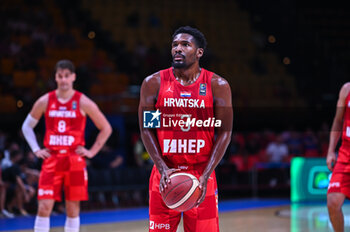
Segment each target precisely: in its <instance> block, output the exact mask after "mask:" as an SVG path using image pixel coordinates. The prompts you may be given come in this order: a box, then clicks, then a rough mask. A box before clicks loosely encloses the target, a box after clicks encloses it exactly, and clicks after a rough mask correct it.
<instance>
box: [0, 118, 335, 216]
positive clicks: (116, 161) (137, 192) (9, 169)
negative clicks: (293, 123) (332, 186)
mask: <svg viewBox="0 0 350 232" xmlns="http://www.w3.org/2000/svg"><path fill="white" fill-rule="evenodd" d="M328 136H329V127H328V126H327V124H324V125H323V126H322V128H320V130H318V131H313V130H311V129H306V130H305V131H297V130H294V129H291V130H287V131H282V132H279V133H276V132H274V131H271V130H264V131H262V132H235V133H234V134H233V136H232V141H231V143H230V145H229V148H228V150H227V153H226V154H225V156H224V159H223V160H222V162H221V163H220V165H219V166H218V168H217V169H218V170H217V171H218V172H219V173H220V171H221V170H220V169H221V168H222V167H227V166H229V167H230V169H231V170H230V171H229V172H230V173H231V175H236V174H237V173H248V172H251V171H252V170H253V168H254V166H255V165H257V164H261V163H264V164H271V163H274V164H283V163H285V164H289V163H290V160H291V159H292V158H293V157H296V156H300V157H325V156H326V152H327V148H328ZM38 137H39V138H40V137H41V136H40V134H39V135H38ZM131 142H132V148H133V150H131V151H128V152H123V151H122V149H120V147H115V146H113V144H114V143H111V142H108V143H107V144H106V145H105V146H104V148H103V149H102V150H101V152H100V153H99V154H98V155H97V156H96V157H94V158H93V159H91V160H88V162H87V163H88V173H89V195H90V201H89V204H86V207H85V208H87V209H89V208H98V207H120V206H130V205H145V204H147V199H148V198H147V184H148V176H149V175H148V174H149V172H150V170H151V167H152V165H153V163H152V160H151V159H150V157H149V155H148V153H147V152H146V151H145V148H144V146H143V144H142V142H141V140H140V138H139V134H138V133H134V134H133V136H132V141H131ZM0 151H1V172H0V173H1V179H0V194H1V195H0V200H1V202H0V207H1V208H0V210H1V214H2V216H4V217H13V216H14V215H28V212H30V213H34V212H35V207H36V191H37V190H36V189H37V184H38V177H39V171H40V166H41V162H42V160H39V159H38V158H37V157H36V156H35V155H34V154H33V152H31V151H30V150H29V148H28V146H27V145H26V143H25V141H24V139H23V137H22V135H21V133H18V134H17V135H16V136H10V135H9V134H8V133H6V132H4V131H0ZM287 175H288V174H287ZM287 178H289V177H287ZM219 179H220V178H219ZM285 181H286V180H285ZM226 182H227V180H226ZM228 184H231V185H235V184H237V183H230V182H229V183H228ZM219 185H220V181H219ZM235 187H237V188H239V187H240V186H239V185H238V186H235ZM62 207H63V206H62V205H59V204H58V205H57V206H56V210H57V211H58V212H61V211H63V210H64V209H63V208H62Z"/></svg>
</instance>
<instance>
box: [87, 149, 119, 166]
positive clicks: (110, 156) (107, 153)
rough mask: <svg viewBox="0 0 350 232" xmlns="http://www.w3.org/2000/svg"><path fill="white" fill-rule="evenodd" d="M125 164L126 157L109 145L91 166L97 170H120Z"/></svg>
mask: <svg viewBox="0 0 350 232" xmlns="http://www.w3.org/2000/svg"><path fill="white" fill-rule="evenodd" d="M123 164H124V156H123V154H122V153H121V152H118V150H113V149H112V148H111V147H110V146H109V145H106V144H105V145H104V146H103V147H102V149H101V150H100V152H99V154H98V155H96V156H94V158H92V159H91V166H92V167H93V168H95V169H101V170H103V169H108V168H119V167H122V166H123Z"/></svg>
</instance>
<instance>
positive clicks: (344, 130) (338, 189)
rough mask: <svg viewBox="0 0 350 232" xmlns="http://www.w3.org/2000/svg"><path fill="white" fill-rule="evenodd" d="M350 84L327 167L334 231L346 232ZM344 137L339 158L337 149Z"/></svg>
mask: <svg viewBox="0 0 350 232" xmlns="http://www.w3.org/2000/svg"><path fill="white" fill-rule="evenodd" d="M349 92H350V83H346V84H344V85H343V87H342V88H341V90H340V92H339V98H338V102H337V110H336V113H335V117H334V120H333V125H332V130H331V132H330V139H329V147H328V154H327V166H328V168H329V170H331V171H332V172H333V173H332V178H331V180H330V182H329V185H328V193H327V206H328V213H329V217H330V219H331V222H332V225H333V228H334V231H336V232H341V231H344V215H343V212H342V206H343V203H344V200H345V198H350V109H349V107H350V94H349ZM340 136H342V144H341V147H340V148H339V152H338V153H339V154H338V158H336V154H335V149H336V146H337V143H338V141H339V138H340Z"/></svg>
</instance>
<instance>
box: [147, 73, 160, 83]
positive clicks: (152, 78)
mask: <svg viewBox="0 0 350 232" xmlns="http://www.w3.org/2000/svg"><path fill="white" fill-rule="evenodd" d="M143 83H144V84H147V85H148V84H152V85H154V84H160V71H158V72H155V73H153V74H151V75H149V76H147V77H146V78H145V79H144V80H143Z"/></svg>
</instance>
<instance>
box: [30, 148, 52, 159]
mask: <svg viewBox="0 0 350 232" xmlns="http://www.w3.org/2000/svg"><path fill="white" fill-rule="evenodd" d="M34 154H35V155H36V157H38V158H41V159H46V158H49V157H50V156H51V154H50V152H49V150H48V149H46V148H44V149H40V150H38V151H36V152H34Z"/></svg>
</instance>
